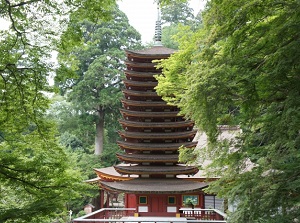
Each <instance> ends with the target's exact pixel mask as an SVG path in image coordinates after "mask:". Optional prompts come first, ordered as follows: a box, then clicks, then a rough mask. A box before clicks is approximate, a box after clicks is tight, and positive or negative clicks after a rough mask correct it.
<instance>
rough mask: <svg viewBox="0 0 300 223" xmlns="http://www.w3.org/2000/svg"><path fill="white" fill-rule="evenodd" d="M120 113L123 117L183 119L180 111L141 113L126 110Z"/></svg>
mask: <svg viewBox="0 0 300 223" xmlns="http://www.w3.org/2000/svg"><path fill="white" fill-rule="evenodd" d="M120 112H121V113H122V115H123V116H133V117H147V118H148V117H149V118H165V117H168V118H172V117H183V115H179V114H178V111H174V112H173V111H172V112H141V111H132V110H126V109H120Z"/></svg>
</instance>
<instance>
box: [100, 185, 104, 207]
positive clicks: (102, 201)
mask: <svg viewBox="0 0 300 223" xmlns="http://www.w3.org/2000/svg"><path fill="white" fill-rule="evenodd" d="M100 208H104V190H102V189H100Z"/></svg>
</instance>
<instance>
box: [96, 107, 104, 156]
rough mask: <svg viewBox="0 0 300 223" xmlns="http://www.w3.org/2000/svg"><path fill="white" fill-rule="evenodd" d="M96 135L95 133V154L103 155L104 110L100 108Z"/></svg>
mask: <svg viewBox="0 0 300 223" xmlns="http://www.w3.org/2000/svg"><path fill="white" fill-rule="evenodd" d="M97 116H98V117H97V121H96V135H95V155H101V154H102V152H103V143H104V111H103V110H102V109H101V108H99V109H98V111H97Z"/></svg>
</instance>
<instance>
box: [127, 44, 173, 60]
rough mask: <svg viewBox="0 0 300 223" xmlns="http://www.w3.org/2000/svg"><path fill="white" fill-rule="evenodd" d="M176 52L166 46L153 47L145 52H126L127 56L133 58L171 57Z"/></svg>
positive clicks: (144, 50)
mask: <svg viewBox="0 0 300 223" xmlns="http://www.w3.org/2000/svg"><path fill="white" fill-rule="evenodd" d="M175 51H176V50H174V49H170V48H167V47H164V46H153V47H151V48H147V49H143V50H125V52H126V54H127V56H131V57H144V58H146V57H148V58H149V57H154V58H156V57H169V56H170V54H172V53H174V52H175Z"/></svg>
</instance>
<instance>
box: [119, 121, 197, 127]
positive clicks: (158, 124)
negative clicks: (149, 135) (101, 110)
mask: <svg viewBox="0 0 300 223" xmlns="http://www.w3.org/2000/svg"><path fill="white" fill-rule="evenodd" d="M120 123H121V124H122V125H124V126H130V127H143V128H162V127H164V128H179V127H186V126H191V127H193V126H192V125H193V124H194V122H192V121H188V120H187V121H186V120H185V121H178V122H135V121H128V120H120Z"/></svg>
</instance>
